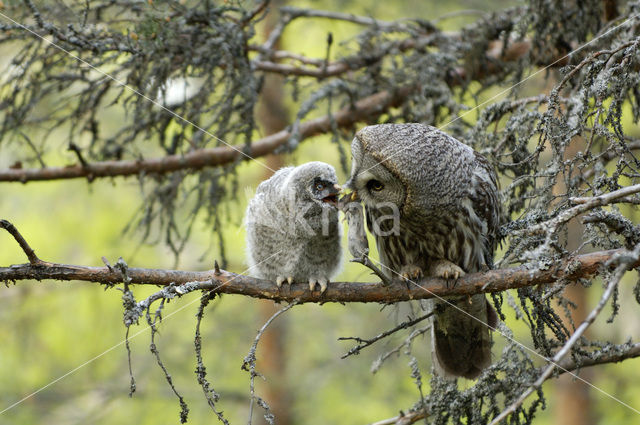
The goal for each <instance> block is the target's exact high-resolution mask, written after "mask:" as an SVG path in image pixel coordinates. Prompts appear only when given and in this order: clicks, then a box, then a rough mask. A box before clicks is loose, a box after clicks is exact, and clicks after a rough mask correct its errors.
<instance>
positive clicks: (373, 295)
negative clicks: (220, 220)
mask: <svg viewBox="0 0 640 425" xmlns="http://www.w3.org/2000/svg"><path fill="white" fill-rule="evenodd" d="M625 252H626V251H625V250H623V249H619V250H609V251H599V252H594V253H590V254H583V255H578V256H575V257H570V258H567V259H565V260H563V261H560V262H559V263H557V265H555V266H553V267H550V268H548V269H546V270H532V269H530V268H529V267H527V266H526V265H525V266H518V267H512V268H507V269H499V270H489V271H486V272H482V273H471V274H467V275H465V276H463V277H462V278H460V279H459V280H458V282H457V284H456V285H455V286H454V287H453V288H451V287H450V285H448V284H447V281H446V280H444V279H439V278H429V279H422V280H420V281H418V282H417V284H418V285H419V286H420V287H421V288H423V289H424V290H423V291H412V292H411V293H409V292H408V291H407V287H406V284H405V283H404V282H400V281H393V282H392V283H391V284H390V285H388V286H385V285H383V284H382V282H375V283H365V282H332V283H330V284H329V287H328V288H327V290H326V291H325V292H324V293H323V294H321V293H320V292H319V291H314V292H312V291H309V286H308V285H307V284H302V283H300V284H296V283H294V284H293V285H291V287H290V288H289V287H288V286H286V287H283V288H281V289H278V287H277V286H276V284H275V282H271V281H267V280H262V279H256V278H253V277H250V276H244V275H238V274H236V273H232V272H229V271H225V270H219V272H218V273H216V271H215V270H208V271H199V272H198V271H179V270H164V269H145V268H135V267H130V268H128V270H127V273H128V277H129V279H130V282H129V284H130V285H133V284H137V285H162V286H169V285H171V288H172V291H173V293H174V294H175V296H180V295H183V294H186V293H188V292H192V291H194V290H212V289H215V292H216V293H225V294H238V295H245V296H249V297H254V298H264V299H271V300H274V301H277V302H281V301H287V302H292V301H294V300H296V299H297V300H299V302H300V303H307V302H382V303H392V302H398V301H408V300H410V299H427V298H432V297H434V296H440V297H444V296H449V295H453V296H456V295H457V296H464V295H473V294H478V293H483V292H499V291H504V290H507V289H514V288H522V287H526V286H533V285H539V284H546V283H551V282H554V281H557V280H559V279H567V280H569V281H573V280H576V279H578V278H581V277H586V276H590V275H594V274H597V273H598V271H599V269H600V268H601V267H602V266H604V265H605V264H606V263H607V262H608V261H609V260H611V259H612V258H614V257H615V256H617V255H621V254H624V253H625ZM638 266H640V261H636V262H635V263H633V264H631V265H629V268H632V267H638ZM18 280H38V281H41V280H59V281H69V280H77V281H85V282H98V283H103V284H110V285H113V284H116V283H120V282H122V273H121V272H120V271H118V270H115V269H114V268H112V270H109V268H108V267H106V266H105V267H86V266H77V265H70V264H57V263H48V262H40V263H37V264H17V265H12V266H9V267H0V281H5V282H9V281H14V282H15V281H18ZM185 283H189V285H188V288H187V287H186V286H185V287H180V286H177V285H182V284H185ZM167 289H169V288H167Z"/></svg>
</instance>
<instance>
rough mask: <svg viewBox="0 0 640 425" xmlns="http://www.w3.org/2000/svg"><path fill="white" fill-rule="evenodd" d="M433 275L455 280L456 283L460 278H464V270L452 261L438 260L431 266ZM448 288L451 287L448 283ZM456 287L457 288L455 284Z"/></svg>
mask: <svg viewBox="0 0 640 425" xmlns="http://www.w3.org/2000/svg"><path fill="white" fill-rule="evenodd" d="M431 275H432V276H435V277H441V278H443V279H447V280H448V279H453V280H454V281H457V280H458V279H459V278H461V277H462V276H464V270H462V269H461V268H460V267H458V266H457V265H455V264H453V263H452V262H451V261H448V260H438V261H435V262H434V263H433V264H432V265H431ZM447 286H449V284H448V283H447ZM454 286H455V282H454Z"/></svg>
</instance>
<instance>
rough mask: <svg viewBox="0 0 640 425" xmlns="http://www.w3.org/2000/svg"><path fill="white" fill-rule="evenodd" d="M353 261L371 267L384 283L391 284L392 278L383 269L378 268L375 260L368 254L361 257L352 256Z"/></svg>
mask: <svg viewBox="0 0 640 425" xmlns="http://www.w3.org/2000/svg"><path fill="white" fill-rule="evenodd" d="M349 261H351V262H352V263H359V264H362V265H363V266H365V267H367V268H369V269H371V271H373V274H375V275H376V276H378V278H379V279H380V280H381V281H382V283H383V284H384V285H389V284H391V279H389V277H388V276H387V275H385V274H384V273H383V272H382V270H380V269H379V268H378V266H376V265H375V264H373V262H372V261H371V259H370V258H369V256H368V255H366V254H365V255H363V256H362V257H361V258H352V259H351V260H349Z"/></svg>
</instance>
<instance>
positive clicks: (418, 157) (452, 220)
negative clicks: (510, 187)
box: [346, 124, 501, 379]
mask: <svg viewBox="0 0 640 425" xmlns="http://www.w3.org/2000/svg"><path fill="white" fill-rule="evenodd" d="M351 152H352V156H353V163H352V170H351V177H350V179H349V181H348V182H347V185H346V186H347V187H348V188H351V189H353V190H354V191H355V192H357V196H358V197H359V198H360V199H361V200H362V202H363V203H364V205H365V211H366V216H367V226H368V228H369V231H370V232H371V233H372V234H374V236H375V240H376V243H377V246H378V252H379V253H380V262H381V263H382V264H383V266H384V269H385V271H386V273H387V274H388V275H389V276H390V277H393V275H396V276H397V275H402V276H403V277H405V278H406V279H416V278H418V277H420V276H423V275H426V276H435V277H443V278H453V279H457V278H458V277H459V276H462V275H464V274H465V273H470V272H477V271H480V270H482V269H484V268H491V267H492V265H493V252H494V250H495V248H496V244H497V242H498V239H499V225H500V217H501V206H500V202H499V194H498V187H497V181H496V175H495V172H494V171H493V169H492V167H491V166H490V164H489V162H488V161H487V160H486V159H485V158H484V157H483V156H482V155H480V154H479V153H477V152H475V151H474V150H473V149H471V148H470V147H468V146H467V145H465V144H463V143H461V142H459V141H458V140H456V139H454V138H453V137H451V136H449V135H447V134H446V133H443V132H441V131H439V130H438V129H436V128H434V127H431V126H427V125H422V124H382V125H373V126H369V127H365V128H363V129H362V130H360V131H359V132H358V133H357V134H356V136H355V138H354V140H353V142H352V144H351ZM430 302H431V303H432V309H433V312H434V316H433V319H432V327H431V329H432V338H431V339H432V348H433V349H432V358H433V363H434V365H435V368H436V371H438V372H439V373H440V374H443V375H445V376H462V377H465V378H469V379H473V378H475V377H477V376H478V375H479V374H480V372H481V371H482V369H483V368H485V367H487V366H488V365H489V364H490V363H491V336H490V333H489V328H488V327H487V325H486V324H489V325H491V326H492V327H493V326H494V325H495V323H496V321H497V317H496V314H495V311H494V310H493V309H492V307H491V306H490V305H489V303H488V302H487V300H486V298H485V296H484V295H483V294H479V295H473V296H471V297H461V298H456V297H452V298H447V299H446V302H445V301H443V300H440V299H433V300H431V301H430ZM454 306H457V307H458V308H455V307H454Z"/></svg>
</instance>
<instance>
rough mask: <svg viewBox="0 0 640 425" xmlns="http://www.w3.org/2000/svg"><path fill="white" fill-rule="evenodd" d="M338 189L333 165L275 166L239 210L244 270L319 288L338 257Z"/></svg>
mask: <svg viewBox="0 0 640 425" xmlns="http://www.w3.org/2000/svg"><path fill="white" fill-rule="evenodd" d="M339 192H340V186H338V178H337V177H336V172H335V170H334V168H333V167H332V166H331V165H329V164H325V163H323V162H309V163H307V164H303V165H300V166H298V167H286V168H281V169H280V170H278V171H277V172H276V173H275V174H274V175H273V176H271V178H269V179H268V180H265V181H263V182H262V183H260V185H259V186H258V188H257V190H256V194H255V196H254V197H253V198H252V199H251V201H250V202H249V205H248V207H247V211H246V214H245V227H246V231H247V233H246V246H247V256H248V260H249V261H248V262H249V266H250V270H249V271H250V273H252V274H255V275H257V276H258V277H261V278H263V279H269V280H274V281H276V284H277V285H278V287H280V286H281V285H282V283H283V282H284V281H287V282H288V283H289V284H291V283H292V282H294V281H295V282H307V283H309V289H310V290H312V291H313V290H314V288H315V285H316V284H319V285H320V290H321V292H324V291H325V290H326V289H327V283H328V282H329V279H330V278H332V277H333V276H334V275H335V274H336V273H337V271H338V270H339V268H340V263H341V261H340V260H341V258H342V251H341V248H340V240H341V232H342V227H341V226H340V224H339V222H338V208H337V205H338V194H339Z"/></svg>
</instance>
